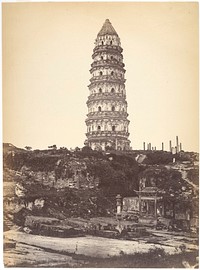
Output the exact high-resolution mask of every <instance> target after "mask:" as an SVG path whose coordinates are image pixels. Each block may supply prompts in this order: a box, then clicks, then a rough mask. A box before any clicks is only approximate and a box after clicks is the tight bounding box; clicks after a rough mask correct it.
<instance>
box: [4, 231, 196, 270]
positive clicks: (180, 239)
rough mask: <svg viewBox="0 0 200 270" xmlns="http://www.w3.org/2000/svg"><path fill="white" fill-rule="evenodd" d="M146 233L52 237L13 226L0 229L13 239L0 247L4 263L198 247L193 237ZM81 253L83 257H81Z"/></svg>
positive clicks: (56, 263) (50, 263) (47, 263)
mask: <svg viewBox="0 0 200 270" xmlns="http://www.w3.org/2000/svg"><path fill="white" fill-rule="evenodd" d="M152 233H153V235H151V236H150V237H145V238H140V239H135V240H133V241H130V240H119V239H108V238H103V237H95V236H85V237H73V238H56V237H46V236H40V235H31V234H27V233H24V232H19V231H16V230H10V231H7V232H5V233H4V241H5V242H6V241H14V242H15V243H16V247H15V248H9V249H6V250H4V265H5V266H7V267H20V266H21V267H23V266H25V267H61V266H62V265H65V266H68V267H79V266H81V265H82V263H85V262H86V261H87V259H86V258H87V257H92V258H110V257H112V256H120V255H121V254H127V255H128V254H135V253H138V252H139V253H147V252H148V251H149V250H150V249H154V248H163V249H164V251H165V252H166V253H167V254H179V253H181V252H182V248H181V247H184V252H190V251H195V250H198V246H197V239H195V238H191V237H185V236H180V235H171V234H169V233H165V232H158V231H154V232H152ZM84 256H85V258H84Z"/></svg>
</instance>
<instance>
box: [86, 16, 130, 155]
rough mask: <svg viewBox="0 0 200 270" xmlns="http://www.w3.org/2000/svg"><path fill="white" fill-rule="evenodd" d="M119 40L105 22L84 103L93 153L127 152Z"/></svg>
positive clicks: (127, 133) (96, 48) (127, 135)
mask: <svg viewBox="0 0 200 270" xmlns="http://www.w3.org/2000/svg"><path fill="white" fill-rule="evenodd" d="M122 51H123V50H122V48H121V43H120V38H119V36H118V34H117V32H116V31H115V29H114V27H113V26H112V24H111V23H110V21H109V20H108V19H107V20H106V21H105V23H104V24H103V27H102V28H101V30H100V32H99V33H98V35H97V38H96V40H95V48H94V50H93V55H92V59H93V63H92V64H91V69H90V73H91V79H90V85H89V86H88V88H89V96H88V100H87V107H88V114H87V119H86V121H85V122H86V125H87V133H86V136H87V140H86V141H85V145H88V146H89V147H91V148H92V149H96V150H109V149H115V150H129V149H130V141H129V139H128V137H129V131H128V126H129V120H128V119H127V117H128V113H127V101H126V89H125V81H126V80H125V78H124V75H125V72H126V70H125V69H124V63H123V55H122Z"/></svg>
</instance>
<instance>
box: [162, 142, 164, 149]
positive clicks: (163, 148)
mask: <svg viewBox="0 0 200 270" xmlns="http://www.w3.org/2000/svg"><path fill="white" fill-rule="evenodd" d="M162 151H164V143H163V142H162Z"/></svg>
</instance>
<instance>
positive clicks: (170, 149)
mask: <svg viewBox="0 0 200 270" xmlns="http://www.w3.org/2000/svg"><path fill="white" fill-rule="evenodd" d="M169 151H170V152H172V141H171V140H170V141H169Z"/></svg>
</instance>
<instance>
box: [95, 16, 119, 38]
mask: <svg viewBox="0 0 200 270" xmlns="http://www.w3.org/2000/svg"><path fill="white" fill-rule="evenodd" d="M106 34H108V35H116V36H118V34H117V32H116V31H115V29H114V27H113V26H112V24H111V22H110V21H109V20H108V19H106V20H105V23H104V24H103V26H102V28H101V30H100V31H99V33H98V36H104V35H106Z"/></svg>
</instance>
